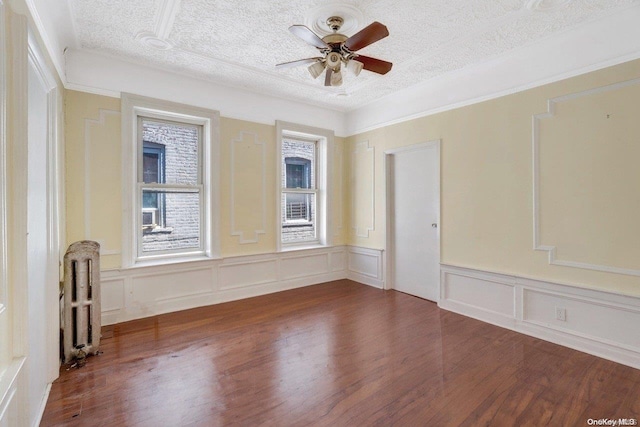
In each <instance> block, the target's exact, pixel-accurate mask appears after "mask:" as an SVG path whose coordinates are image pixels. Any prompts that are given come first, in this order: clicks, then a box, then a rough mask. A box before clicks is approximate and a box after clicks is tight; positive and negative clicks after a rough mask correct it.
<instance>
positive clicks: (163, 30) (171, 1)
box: [155, 0, 181, 40]
mask: <svg viewBox="0 0 640 427" xmlns="http://www.w3.org/2000/svg"><path fill="white" fill-rule="evenodd" d="M180 1H181V0H163V1H162V5H161V6H160V12H159V14H158V21H157V22H156V29H155V31H156V36H157V37H158V38H160V39H163V40H164V39H167V38H168V37H169V34H170V33H171V30H172V29H173V23H174V22H175V20H176V15H177V14H178V11H179V10H180Z"/></svg>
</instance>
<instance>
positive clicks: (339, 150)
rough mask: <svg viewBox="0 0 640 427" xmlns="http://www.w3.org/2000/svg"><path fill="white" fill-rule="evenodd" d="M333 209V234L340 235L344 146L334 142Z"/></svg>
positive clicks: (341, 225)
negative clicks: (334, 214) (334, 213)
mask: <svg viewBox="0 0 640 427" xmlns="http://www.w3.org/2000/svg"><path fill="white" fill-rule="evenodd" d="M332 175H333V176H332V179H333V188H334V189H335V190H334V192H333V195H334V197H333V211H334V212H337V213H338V214H337V215H336V216H335V219H334V220H333V236H334V237H335V236H340V235H341V234H342V227H343V218H342V217H343V205H344V204H343V200H344V190H343V188H344V184H345V183H344V146H343V145H342V144H335V145H334V149H333V174H332Z"/></svg>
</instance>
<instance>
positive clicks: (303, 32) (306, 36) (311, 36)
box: [289, 25, 331, 49]
mask: <svg viewBox="0 0 640 427" xmlns="http://www.w3.org/2000/svg"><path fill="white" fill-rule="evenodd" d="M289 31H291V34H293V35H295V36H298V37H300V38H301V39H302V40H304V41H305V42H307V43H309V44H310V45H311V46H315V47H317V48H318V49H331V46H329V45H328V44H326V43H325V42H324V41H322V39H321V38H320V37H318V36H317V35H316V33H314V32H313V31H311V30H310V29H309V28H307V27H305V26H304V25H292V26H290V27H289Z"/></svg>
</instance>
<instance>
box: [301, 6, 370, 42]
mask: <svg viewBox="0 0 640 427" xmlns="http://www.w3.org/2000/svg"><path fill="white" fill-rule="evenodd" d="M333 16H339V17H340V18H342V24H341V27H340V29H341V32H342V33H345V34H355V32H356V31H357V30H359V29H360V28H362V26H363V25H364V15H363V14H362V12H360V10H359V9H358V8H356V7H354V6H351V5H349V4H344V3H330V4H325V5H323V6H320V7H316V8H315V9H311V10H310V11H309V12H307V13H306V14H305V17H304V24H305V25H306V26H307V27H309V28H310V29H311V31H313V32H314V33H316V34H319V35H320V36H327V35H329V34H331V33H332V30H331V28H329V27H328V26H327V20H328V19H330V18H331V17H333Z"/></svg>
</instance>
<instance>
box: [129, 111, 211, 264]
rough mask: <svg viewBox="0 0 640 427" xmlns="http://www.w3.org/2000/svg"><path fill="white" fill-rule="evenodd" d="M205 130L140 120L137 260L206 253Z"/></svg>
mask: <svg viewBox="0 0 640 427" xmlns="http://www.w3.org/2000/svg"><path fill="white" fill-rule="evenodd" d="M202 135H203V127H202V126H201V125H194V124H191V123H180V122H174V121H169V120H159V119H156V118H151V117H144V116H138V146H139V150H140V151H139V153H140V155H139V156H138V185H137V189H138V193H137V194H138V196H137V198H136V200H137V206H138V208H137V211H138V212H139V215H138V218H139V221H140V225H139V227H137V233H138V245H137V246H138V258H144V257H147V256H155V255H166V254H183V253H198V252H204V244H203V234H202V233H203V226H202V219H203V208H204V207H203V197H202V192H203V183H202V174H201V169H202V166H201V164H202Z"/></svg>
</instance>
